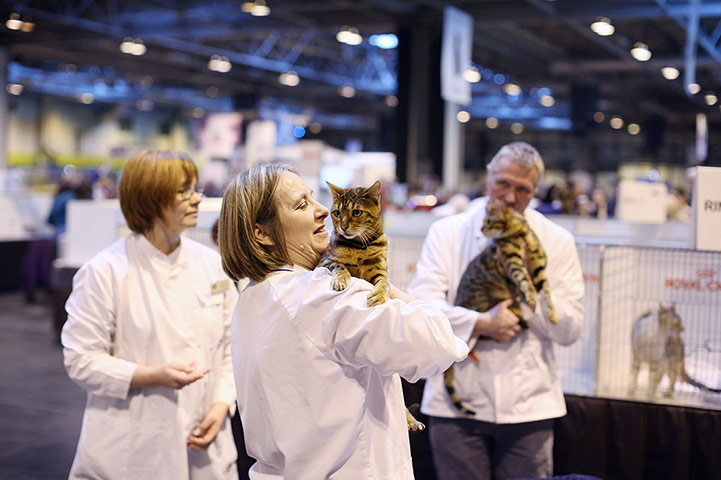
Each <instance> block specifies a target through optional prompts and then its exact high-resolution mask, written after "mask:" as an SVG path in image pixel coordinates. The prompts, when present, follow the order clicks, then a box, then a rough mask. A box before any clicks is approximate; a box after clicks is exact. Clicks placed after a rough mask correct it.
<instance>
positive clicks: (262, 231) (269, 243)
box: [253, 223, 275, 247]
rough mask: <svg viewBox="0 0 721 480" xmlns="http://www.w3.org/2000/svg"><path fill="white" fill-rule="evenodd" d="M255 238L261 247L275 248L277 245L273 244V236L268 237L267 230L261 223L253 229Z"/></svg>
mask: <svg viewBox="0 0 721 480" xmlns="http://www.w3.org/2000/svg"><path fill="white" fill-rule="evenodd" d="M253 236H254V237H255V241H256V242H258V243H260V244H261V245H265V246H266V247H273V246H275V243H274V242H273V239H272V238H271V236H270V235H268V232H267V231H266V228H265V227H264V226H263V225H261V224H259V223H256V224H255V226H254V227H253Z"/></svg>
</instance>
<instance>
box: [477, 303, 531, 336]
mask: <svg viewBox="0 0 721 480" xmlns="http://www.w3.org/2000/svg"><path fill="white" fill-rule="evenodd" d="M512 304H513V299H512V298H507V299H506V300H503V301H502V302H499V303H497V304H496V306H494V307H493V308H491V309H490V310H488V311H487V312H485V313H481V314H480V316H479V318H478V320H477V321H476V326H475V328H474V329H473V334H472V336H473V337H474V338H475V337H478V336H481V335H484V336H487V337H491V338H492V339H494V340H496V341H499V342H508V341H510V340H513V338H515V336H516V335H518V334H519V333H520V332H521V326H520V325H519V324H518V317H517V316H515V315H514V314H513V312H511V311H510V310H509V309H508V307H510V306H511V305H512Z"/></svg>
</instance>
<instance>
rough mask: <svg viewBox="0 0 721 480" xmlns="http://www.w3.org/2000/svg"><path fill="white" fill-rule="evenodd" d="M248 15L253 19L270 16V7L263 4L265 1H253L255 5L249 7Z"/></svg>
mask: <svg viewBox="0 0 721 480" xmlns="http://www.w3.org/2000/svg"><path fill="white" fill-rule="evenodd" d="M250 14H251V15H253V16H254V17H266V16H268V15H270V7H268V5H266V4H265V0H255V5H253V7H251V9H250Z"/></svg>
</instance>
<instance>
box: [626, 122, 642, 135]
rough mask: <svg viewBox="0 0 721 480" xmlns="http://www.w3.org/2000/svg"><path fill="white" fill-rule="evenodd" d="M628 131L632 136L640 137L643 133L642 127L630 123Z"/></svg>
mask: <svg viewBox="0 0 721 480" xmlns="http://www.w3.org/2000/svg"><path fill="white" fill-rule="evenodd" d="M626 130H627V131H628V133H630V134H631V135H638V134H639V133H640V132H641V126H640V125H639V124H638V123H629V124H628V127H626Z"/></svg>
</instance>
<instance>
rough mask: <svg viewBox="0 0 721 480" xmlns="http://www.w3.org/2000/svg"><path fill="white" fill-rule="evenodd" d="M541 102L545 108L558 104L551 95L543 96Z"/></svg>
mask: <svg viewBox="0 0 721 480" xmlns="http://www.w3.org/2000/svg"><path fill="white" fill-rule="evenodd" d="M539 102H541V105H543V106H544V107H552V106H553V105H554V104H555V103H556V99H555V98H553V97H552V96H551V95H543V96H542V97H541V98H540V99H539Z"/></svg>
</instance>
